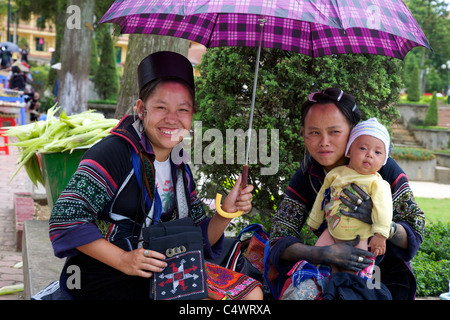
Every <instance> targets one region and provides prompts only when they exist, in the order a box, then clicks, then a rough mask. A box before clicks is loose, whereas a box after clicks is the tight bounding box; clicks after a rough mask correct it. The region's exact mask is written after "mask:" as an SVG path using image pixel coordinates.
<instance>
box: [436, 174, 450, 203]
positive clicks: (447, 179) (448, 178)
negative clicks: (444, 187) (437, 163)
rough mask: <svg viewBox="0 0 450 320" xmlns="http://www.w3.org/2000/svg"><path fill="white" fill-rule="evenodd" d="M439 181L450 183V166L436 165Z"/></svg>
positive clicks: (437, 180) (437, 179)
mask: <svg viewBox="0 0 450 320" xmlns="http://www.w3.org/2000/svg"><path fill="white" fill-rule="evenodd" d="M435 181H436V182H437V183H445V184H450V168H447V167H436V179H435ZM449 197H450V194H449Z"/></svg>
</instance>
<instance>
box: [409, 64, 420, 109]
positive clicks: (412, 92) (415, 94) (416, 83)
mask: <svg viewBox="0 0 450 320" xmlns="http://www.w3.org/2000/svg"><path fill="white" fill-rule="evenodd" d="M410 77H411V78H410V82H409V86H408V100H409V101H419V100H420V97H421V96H422V94H421V92H420V70H419V66H417V65H415V66H414V68H413V69H412V71H411V75H410Z"/></svg>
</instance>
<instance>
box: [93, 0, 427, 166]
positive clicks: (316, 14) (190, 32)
mask: <svg viewBox="0 0 450 320" xmlns="http://www.w3.org/2000/svg"><path fill="white" fill-rule="evenodd" d="M105 22H110V23H115V24H117V25H119V26H120V28H121V31H120V32H121V33H141V34H158V35H167V36H174V37H179V38H184V39H188V40H192V41H195V42H198V43H201V44H203V45H205V46H206V47H225V46H246V47H258V51H257V60H256V68H255V80H254V85H253V95H252V104H251V111H250V120H249V129H251V128H252V121H253V110H254V104H255V92H256V85H257V75H258V68H259V59H260V51H261V46H264V47H265V48H276V49H282V50H287V51H293V52H298V53H301V54H304V55H308V56H311V57H319V56H324V55H331V54H343V53H357V54H362V53H367V54H377V55H384V56H388V57H394V58H398V59H403V58H404V57H405V55H406V54H407V53H408V52H409V51H410V50H411V49H412V48H414V47H416V46H423V47H426V48H428V49H431V47H430V44H429V43H428V41H427V39H426V37H425V35H424V34H423V32H422V30H421V29H420V27H419V25H418V24H417V22H416V20H415V19H414V17H413V15H412V13H411V12H410V11H409V9H408V8H407V7H406V5H405V4H404V3H403V1H401V0H377V1H370V0H271V1H267V0H196V1H181V0H173V1H171V0H147V1H145V0H140V1H138V0H116V2H115V3H114V4H113V5H112V6H111V7H110V8H109V10H108V11H107V12H106V14H105V15H104V16H103V18H102V19H101V20H100V23H105ZM248 133H249V134H248V143H247V151H246V156H245V159H246V165H245V166H244V168H247V163H248V151H249V146H250V137H251V130H248Z"/></svg>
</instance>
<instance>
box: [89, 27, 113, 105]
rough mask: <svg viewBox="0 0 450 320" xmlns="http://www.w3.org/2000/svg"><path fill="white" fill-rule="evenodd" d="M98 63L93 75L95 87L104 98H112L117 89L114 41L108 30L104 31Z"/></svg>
mask: <svg viewBox="0 0 450 320" xmlns="http://www.w3.org/2000/svg"><path fill="white" fill-rule="evenodd" d="M101 50H102V52H101V55H100V64H99V67H98V70H97V74H96V76H95V88H96V90H97V93H98V94H99V95H100V97H102V98H103V99H104V100H106V99H110V98H114V97H115V96H116V95H117V93H118V90H119V80H118V77H117V70H116V58H115V50H114V43H113V40H112V38H111V35H110V34H109V32H104V34H103V40H102V48H101Z"/></svg>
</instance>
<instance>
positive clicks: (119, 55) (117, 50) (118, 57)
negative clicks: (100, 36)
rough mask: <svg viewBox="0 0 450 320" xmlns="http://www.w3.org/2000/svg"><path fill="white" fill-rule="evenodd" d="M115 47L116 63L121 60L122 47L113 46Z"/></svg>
mask: <svg viewBox="0 0 450 320" xmlns="http://www.w3.org/2000/svg"><path fill="white" fill-rule="evenodd" d="M114 49H116V63H121V62H122V47H114Z"/></svg>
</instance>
